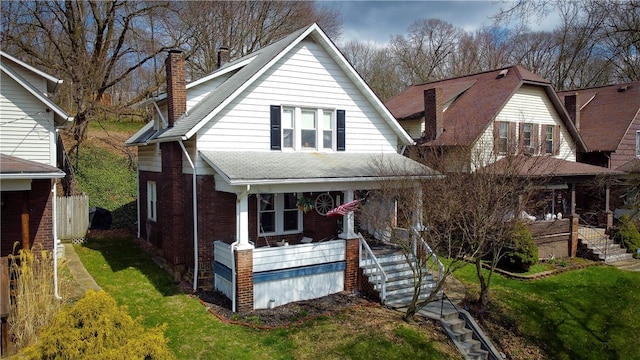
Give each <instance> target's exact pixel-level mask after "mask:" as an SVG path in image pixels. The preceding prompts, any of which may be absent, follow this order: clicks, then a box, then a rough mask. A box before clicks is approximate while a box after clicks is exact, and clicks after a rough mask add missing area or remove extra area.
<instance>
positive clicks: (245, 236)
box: [236, 191, 253, 250]
mask: <svg viewBox="0 0 640 360" xmlns="http://www.w3.org/2000/svg"><path fill="white" fill-rule="evenodd" d="M236 196H237V200H236V240H237V241H238V246H237V247H236V249H238V250H246V249H253V245H251V244H250V243H249V195H248V192H246V191H245V192H242V193H239V194H236Z"/></svg>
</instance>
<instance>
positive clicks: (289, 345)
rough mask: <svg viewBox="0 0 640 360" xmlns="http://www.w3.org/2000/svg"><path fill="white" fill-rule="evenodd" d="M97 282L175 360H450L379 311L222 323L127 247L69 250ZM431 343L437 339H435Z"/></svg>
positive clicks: (420, 332)
mask: <svg viewBox="0 0 640 360" xmlns="http://www.w3.org/2000/svg"><path fill="white" fill-rule="evenodd" d="M75 249H76V251H77V252H78V254H79V256H80V259H81V260H82V262H83V264H84V265H85V267H86V268H87V270H88V271H89V272H90V273H91V275H93V277H94V278H95V280H96V282H97V283H98V284H99V285H100V286H101V287H102V288H103V289H104V290H105V291H107V292H108V293H109V294H110V295H112V296H113V297H114V298H115V299H116V301H117V302H118V304H120V305H126V306H127V307H128V310H129V313H130V314H131V315H132V316H133V317H137V316H142V317H143V324H144V325H145V326H148V327H151V326H156V325H158V324H162V323H167V324H168V325H169V326H168V329H167V331H166V333H165V335H166V336H167V337H168V338H169V340H170V342H169V346H170V348H171V349H172V351H173V352H174V353H175V354H176V356H177V357H178V358H179V359H198V358H201V359H213V358H215V359H231V358H233V359H258V358H259V359H318V358H323V359H382V358H384V359H416V358H419V359H451V358H458V357H457V354H455V353H454V355H450V354H451V351H452V349H451V347H449V346H447V345H446V340H444V341H443V340H442V339H440V341H439V342H438V341H433V340H432V339H430V338H429V334H427V332H425V331H424V329H423V328H420V327H418V326H416V325H408V324H406V323H404V322H403V321H402V320H401V314H400V313H397V312H393V311H390V310H386V309H383V308H380V307H371V308H368V307H364V308H355V309H351V310H347V311H345V312H342V313H338V314H336V315H332V316H326V317H321V318H318V319H315V320H311V321H308V322H306V323H304V324H302V325H299V326H293V327H291V328H284V329H276V330H256V329H251V328H248V327H245V326H240V325H230V324H226V323H223V322H221V321H220V320H218V319H217V318H215V317H214V316H213V315H211V314H209V313H208V312H207V311H206V309H205V308H204V307H203V306H202V305H201V304H200V303H199V301H198V300H197V299H194V298H191V297H189V296H188V295H185V294H181V293H179V292H178V291H177V288H176V286H175V285H174V283H173V281H172V279H170V278H169V276H168V275H167V274H166V273H165V272H164V271H162V270H161V269H160V268H159V267H158V266H157V265H156V264H155V263H154V262H153V261H151V260H150V259H149V257H148V256H147V255H146V254H145V253H144V252H142V251H141V250H140V249H139V248H138V247H137V246H136V245H135V244H134V243H133V242H132V241H131V240H130V239H126V238H125V239H92V240H91V241H90V242H89V243H86V244H84V245H82V246H78V245H75ZM436 335H437V334H436Z"/></svg>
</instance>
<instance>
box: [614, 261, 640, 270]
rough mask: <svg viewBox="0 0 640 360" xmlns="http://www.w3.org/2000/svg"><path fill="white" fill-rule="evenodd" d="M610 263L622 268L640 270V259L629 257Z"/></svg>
mask: <svg viewBox="0 0 640 360" xmlns="http://www.w3.org/2000/svg"><path fill="white" fill-rule="evenodd" d="M608 265H611V266H615V267H617V268H618V269H620V270H627V271H640V259H628V260H621V261H615V262H610V263H608Z"/></svg>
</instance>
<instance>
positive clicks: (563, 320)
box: [455, 266, 640, 360]
mask: <svg viewBox="0 0 640 360" xmlns="http://www.w3.org/2000/svg"><path fill="white" fill-rule="evenodd" d="M455 276H456V277H457V278H458V279H460V280H462V281H463V282H464V283H465V285H466V286H467V288H468V289H474V287H476V285H475V284H476V282H477V280H476V277H475V273H474V269H473V267H472V266H467V267H465V268H463V269H461V270H460V271H458V272H456V273H455ZM491 292H492V297H491V301H492V306H491V307H490V308H489V309H488V312H487V313H486V314H485V315H484V316H486V317H488V318H489V320H490V321H494V322H499V323H502V324H505V325H506V326H507V327H512V331H516V332H518V333H519V335H520V336H521V337H523V338H525V339H527V341H531V342H532V343H534V344H535V345H537V346H538V347H540V349H541V350H542V351H543V353H544V354H545V358H548V359H567V360H568V359H594V360H596V359H597V360H600V359H628V360H633V359H640V345H638V344H640V308H639V306H640V273H638V272H627V271H622V270H619V269H616V268H614V267H610V266H593V267H588V268H584V269H579V270H572V271H568V272H565V273H562V274H557V275H553V276H550V277H547V278H543V279H539V280H530V281H521V280H512V279H507V278H504V277H502V276H500V275H497V274H496V275H494V280H493V283H492V285H491ZM498 341H499V340H498Z"/></svg>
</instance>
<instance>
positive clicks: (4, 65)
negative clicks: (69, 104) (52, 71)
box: [0, 51, 73, 127]
mask: <svg viewBox="0 0 640 360" xmlns="http://www.w3.org/2000/svg"><path fill="white" fill-rule="evenodd" d="M0 59H2V61H1V62H0V71H2V72H4V73H5V74H7V75H8V76H9V77H11V78H12V79H13V80H14V81H16V82H17V83H18V84H19V85H20V86H22V87H23V88H25V90H27V91H28V92H29V93H30V94H31V95H33V96H35V97H36V98H37V99H38V100H40V101H41V102H42V103H43V104H44V105H45V106H46V107H47V108H49V109H51V111H53V113H54V121H55V124H56V126H58V127H61V126H66V125H68V123H70V122H71V121H73V116H69V114H67V112H66V111H64V110H62V109H61V108H60V107H59V106H58V105H57V104H56V103H54V102H53V101H52V100H51V99H50V98H49V97H48V96H47V94H44V93H42V91H40V90H38V89H37V88H36V87H35V86H34V85H33V84H31V83H30V82H29V81H27V80H26V79H25V78H23V77H22V76H20V74H19V73H18V72H17V71H15V70H14V69H13V68H12V66H20V67H22V68H24V69H26V70H28V71H31V72H33V73H35V74H36V75H38V76H41V77H43V78H45V80H46V81H47V91H49V92H53V91H54V90H55V88H56V87H57V86H58V85H59V84H62V80H60V79H56V78H55V77H53V76H51V75H49V74H47V73H45V72H43V71H41V70H38V69H36V68H34V67H33V66H31V65H28V64H26V63H24V62H22V61H20V60H18V59H16V58H14V57H12V56H10V55H9V54H7V53H5V52H2V51H0Z"/></svg>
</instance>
